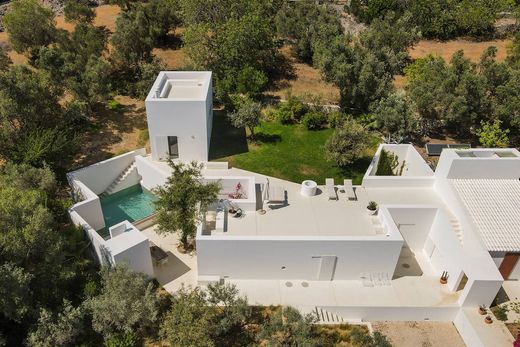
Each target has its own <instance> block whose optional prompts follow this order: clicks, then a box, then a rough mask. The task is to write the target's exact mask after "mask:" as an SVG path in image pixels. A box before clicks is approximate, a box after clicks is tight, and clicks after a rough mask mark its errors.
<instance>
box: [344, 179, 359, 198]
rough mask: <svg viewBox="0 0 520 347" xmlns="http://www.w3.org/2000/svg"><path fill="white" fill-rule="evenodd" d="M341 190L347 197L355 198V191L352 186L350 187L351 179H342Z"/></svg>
mask: <svg viewBox="0 0 520 347" xmlns="http://www.w3.org/2000/svg"><path fill="white" fill-rule="evenodd" d="M343 190H344V191H345V194H347V199H349V200H357V197H356V192H354V188H353V187H352V180H343Z"/></svg>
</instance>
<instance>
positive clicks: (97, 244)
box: [69, 211, 110, 265]
mask: <svg viewBox="0 0 520 347" xmlns="http://www.w3.org/2000/svg"><path fill="white" fill-rule="evenodd" d="M69 215H70V219H71V220H72V223H74V225H76V226H81V227H82V228H83V230H84V231H85V235H86V237H87V239H88V240H89V241H90V243H91V245H92V249H93V251H94V254H95V260H96V261H97V262H98V263H100V264H101V265H110V255H109V254H108V253H107V249H106V245H105V240H104V239H103V238H102V237H101V235H99V234H98V233H97V232H96V230H94V229H93V228H92V227H91V226H90V225H89V224H88V223H87V222H86V221H85V220H84V219H83V218H81V216H80V215H79V214H78V213H77V212H76V211H70V212H69Z"/></svg>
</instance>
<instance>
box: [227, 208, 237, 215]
mask: <svg viewBox="0 0 520 347" xmlns="http://www.w3.org/2000/svg"><path fill="white" fill-rule="evenodd" d="M228 212H229V213H230V214H235V213H237V211H236V210H234V209H232V208H230V209H229V210H228Z"/></svg>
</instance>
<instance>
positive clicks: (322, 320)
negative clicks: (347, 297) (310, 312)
mask: <svg viewBox="0 0 520 347" xmlns="http://www.w3.org/2000/svg"><path fill="white" fill-rule="evenodd" d="M314 312H315V313H316V315H317V316H318V324H344V323H348V322H347V321H346V320H345V319H343V317H341V316H338V315H337V314H334V313H331V312H329V311H327V310H324V309H323V308H321V307H318V306H316V307H315V308H314Z"/></svg>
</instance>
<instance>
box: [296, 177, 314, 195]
mask: <svg viewBox="0 0 520 347" xmlns="http://www.w3.org/2000/svg"><path fill="white" fill-rule="evenodd" d="M317 187H318V185H317V184H316V182H314V181H311V180H305V181H303V182H302V188H301V190H300V193H301V194H302V195H304V196H314V195H316V188H317Z"/></svg>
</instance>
